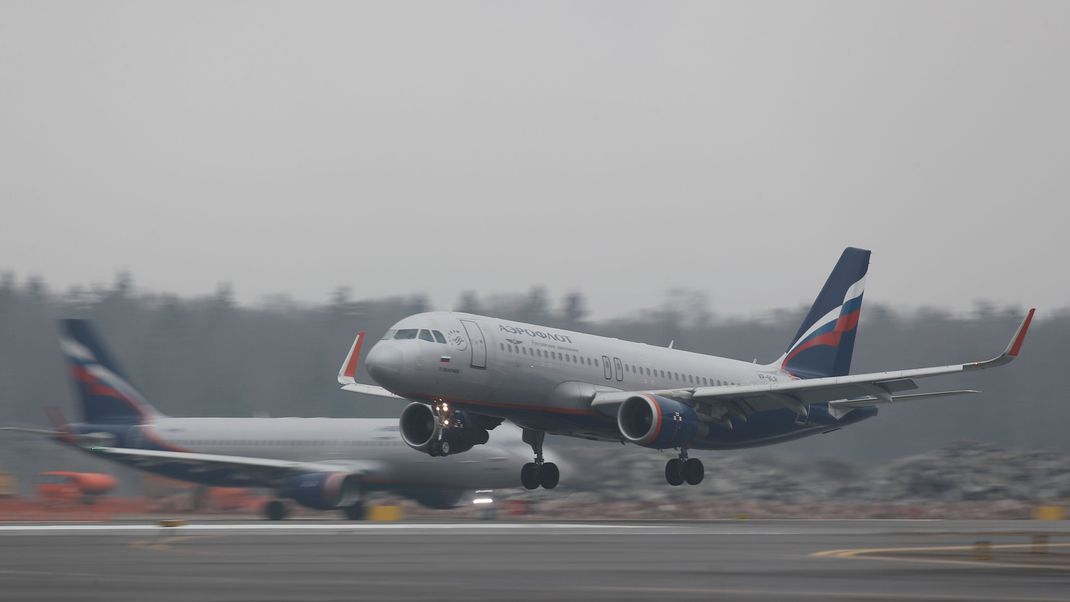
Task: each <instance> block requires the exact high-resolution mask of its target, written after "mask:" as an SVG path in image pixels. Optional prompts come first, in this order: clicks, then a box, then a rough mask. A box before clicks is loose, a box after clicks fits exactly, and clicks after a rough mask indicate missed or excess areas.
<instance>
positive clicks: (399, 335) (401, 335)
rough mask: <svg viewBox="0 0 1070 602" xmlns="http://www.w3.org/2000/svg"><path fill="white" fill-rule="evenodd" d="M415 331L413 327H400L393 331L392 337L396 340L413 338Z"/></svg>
mask: <svg viewBox="0 0 1070 602" xmlns="http://www.w3.org/2000/svg"><path fill="white" fill-rule="evenodd" d="M417 332H419V331H418V330H417V329H415V328H402V329H399V330H398V331H397V332H395V333H394V339H395V340H398V341H400V340H402V339H415V338H416V333H417Z"/></svg>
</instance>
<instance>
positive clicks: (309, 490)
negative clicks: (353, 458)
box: [280, 472, 360, 510]
mask: <svg viewBox="0 0 1070 602" xmlns="http://www.w3.org/2000/svg"><path fill="white" fill-rule="evenodd" d="M280 494H281V495H282V497H286V498H290V499H292V500H293V501H295V502H297V503H298V504H301V505H302V506H304V507H306V508H312V509H313V510H331V509H333V508H342V507H344V506H348V505H350V504H352V503H354V502H356V501H357V500H359V499H360V479H359V478H358V477H357V476H356V475H352V474H347V473H344V472H310V473H306V474H302V475H297V476H296V477H293V478H292V479H290V480H289V481H288V482H287V483H286V485H285V486H284V487H283V488H282V490H281V491H280Z"/></svg>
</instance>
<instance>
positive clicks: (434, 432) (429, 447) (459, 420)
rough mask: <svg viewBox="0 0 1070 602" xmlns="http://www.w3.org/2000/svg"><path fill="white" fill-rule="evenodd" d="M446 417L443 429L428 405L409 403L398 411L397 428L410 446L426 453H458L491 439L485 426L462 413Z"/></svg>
mask: <svg viewBox="0 0 1070 602" xmlns="http://www.w3.org/2000/svg"><path fill="white" fill-rule="evenodd" d="M449 420H450V424H449V426H448V427H447V428H445V429H444V428H443V425H442V424H441V423H440V421H439V419H438V418H437V417H436V416H435V414H434V412H432V411H431V406H429V405H427V404H423V403H410V404H409V405H407V406H405V409H404V410H403V411H402V412H401V419H400V420H399V421H398V429H399V430H400V431H401V438H402V440H403V441H405V443H406V444H407V445H408V446H409V447H411V448H413V449H415V450H417V451H421V452H423V453H425V454H427V455H429V456H447V455H449V454H458V453H461V452H465V451H468V450H470V449H472V448H473V447H475V446H477V445H483V444H484V443H486V442H487V441H489V440H490V433H488V432H487V429H485V428H483V427H482V426H479V425H477V424H472V423H471V422H472V421H470V420H468V418H467V416H465V414H464V412H453V413H452V414H451V415H450V417H449ZM440 433H441V435H442V436H439V435H440Z"/></svg>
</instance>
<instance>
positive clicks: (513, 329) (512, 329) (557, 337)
mask: <svg viewBox="0 0 1070 602" xmlns="http://www.w3.org/2000/svg"><path fill="white" fill-rule="evenodd" d="M498 330H500V331H502V332H508V333H509V334H526V335H528V336H529V337H532V338H536V339H550V340H553V341H557V342H559V343H571V342H572V337H570V336H568V335H566V334H556V333H553V332H546V331H543V330H532V329H530V328H520V327H517V326H508V325H506V324H498Z"/></svg>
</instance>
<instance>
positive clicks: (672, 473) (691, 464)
mask: <svg viewBox="0 0 1070 602" xmlns="http://www.w3.org/2000/svg"><path fill="white" fill-rule="evenodd" d="M705 472H706V469H705V468H704V467H703V466H702V460H699V459H698V458H688V457H687V450H686V449H681V450H680V457H679V458H673V459H672V460H669V461H668V462H666V463H665V480H666V481H668V482H669V485H672V486H674V487H675V486H676V485H683V484H684V481H687V484H688V485H698V484H699V483H701V482H702V477H703V476H704V475H705Z"/></svg>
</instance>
